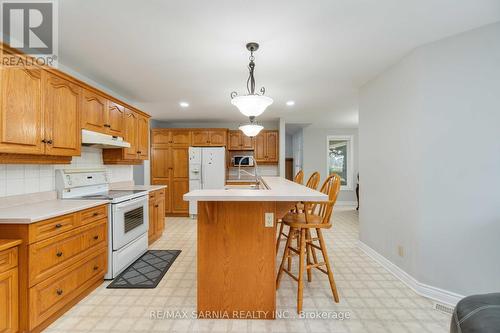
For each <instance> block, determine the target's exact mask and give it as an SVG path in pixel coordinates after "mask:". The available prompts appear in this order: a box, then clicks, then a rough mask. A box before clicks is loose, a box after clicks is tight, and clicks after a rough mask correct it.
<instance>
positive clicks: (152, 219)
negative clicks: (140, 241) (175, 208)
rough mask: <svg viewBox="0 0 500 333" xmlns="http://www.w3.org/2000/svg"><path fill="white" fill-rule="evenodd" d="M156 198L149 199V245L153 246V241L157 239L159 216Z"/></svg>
mask: <svg viewBox="0 0 500 333" xmlns="http://www.w3.org/2000/svg"><path fill="white" fill-rule="evenodd" d="M155 204H156V203H155V198H154V196H153V198H151V196H150V198H149V207H148V209H149V221H148V222H149V226H148V239H149V244H151V241H152V240H153V239H154V238H155V233H156V215H157V212H156V211H157V209H155Z"/></svg>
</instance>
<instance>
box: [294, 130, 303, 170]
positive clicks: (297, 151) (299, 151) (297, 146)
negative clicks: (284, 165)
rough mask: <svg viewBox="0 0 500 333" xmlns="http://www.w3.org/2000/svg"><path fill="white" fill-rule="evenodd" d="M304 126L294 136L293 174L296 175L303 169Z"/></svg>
mask: <svg viewBox="0 0 500 333" xmlns="http://www.w3.org/2000/svg"><path fill="white" fill-rule="evenodd" d="M302 134H303V133H302V128H301V129H299V130H298V131H297V132H296V133H294V134H293V136H292V154H293V174H294V175H295V174H296V173H297V172H299V170H301V169H302V167H303V165H302V160H303V157H304V156H303V155H304V154H303V149H304V140H303V139H304V137H303V135H302Z"/></svg>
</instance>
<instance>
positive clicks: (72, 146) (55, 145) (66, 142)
mask: <svg viewBox="0 0 500 333" xmlns="http://www.w3.org/2000/svg"><path fill="white" fill-rule="evenodd" d="M42 77H43V86H44V90H43V104H44V105H43V108H44V115H45V123H44V129H45V136H44V139H43V140H42V142H44V143H45V154H47V155H53V156H77V155H80V147H81V130H80V106H81V104H80V102H81V100H80V97H81V90H80V87H79V86H77V85H76V84H74V83H72V82H70V81H68V80H66V79H64V78H62V77H59V76H57V75H55V74H52V73H49V72H46V71H44V72H42Z"/></svg>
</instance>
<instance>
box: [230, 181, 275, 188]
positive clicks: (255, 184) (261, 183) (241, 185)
mask: <svg viewBox="0 0 500 333" xmlns="http://www.w3.org/2000/svg"><path fill="white" fill-rule="evenodd" d="M224 189H225V190H268V189H269V188H268V187H267V186H266V184H264V183H263V182H259V183H252V184H234V185H231V184H228V185H226V186H224Z"/></svg>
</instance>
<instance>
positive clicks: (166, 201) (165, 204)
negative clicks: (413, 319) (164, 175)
mask: <svg viewBox="0 0 500 333" xmlns="http://www.w3.org/2000/svg"><path fill="white" fill-rule="evenodd" d="M151 158H154V157H153V155H152V154H151ZM151 184H153V185H167V187H166V188H165V198H164V200H163V206H162V207H161V209H162V210H161V211H160V215H161V216H162V217H165V214H166V213H170V212H171V208H170V207H171V205H170V203H171V201H172V198H171V195H170V192H171V191H170V190H171V186H170V180H169V179H167V180H165V179H154V178H153V179H152V180H151Z"/></svg>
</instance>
